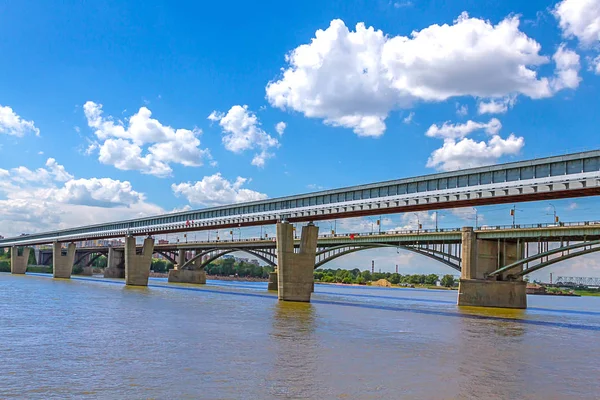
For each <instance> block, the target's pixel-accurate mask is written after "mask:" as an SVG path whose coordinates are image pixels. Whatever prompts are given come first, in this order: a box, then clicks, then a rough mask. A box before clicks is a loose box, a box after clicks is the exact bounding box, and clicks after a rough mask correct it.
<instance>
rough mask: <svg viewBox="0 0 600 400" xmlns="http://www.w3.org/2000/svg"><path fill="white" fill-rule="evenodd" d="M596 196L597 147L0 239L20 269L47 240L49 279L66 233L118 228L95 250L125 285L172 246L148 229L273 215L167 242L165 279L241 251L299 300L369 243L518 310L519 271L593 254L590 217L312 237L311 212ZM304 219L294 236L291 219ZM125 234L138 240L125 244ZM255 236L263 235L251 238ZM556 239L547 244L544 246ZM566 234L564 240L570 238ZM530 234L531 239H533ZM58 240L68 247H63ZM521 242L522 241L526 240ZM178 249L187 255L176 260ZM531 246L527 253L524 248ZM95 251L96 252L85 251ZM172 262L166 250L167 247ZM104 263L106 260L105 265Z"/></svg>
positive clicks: (78, 237)
mask: <svg viewBox="0 0 600 400" xmlns="http://www.w3.org/2000/svg"><path fill="white" fill-rule="evenodd" d="M598 194H600V151H590V152H583V153H575V154H568V155H563V156H558V157H548V158H542V159H535V160H529V161H521V162H515V163H507V164H500V165H494V166H488V167H480V168H471V169H466V170H461V171H455V172H447V173H440V174H432V175H426V176H421V177H415V178H407V179H400V180H394V181H388V182H381V183H373V184H368V185H362V186H353V187H347V188H342V189H335V190H328V191H321V192H315V193H308V194H302V195H296V196H288V197H282V198H275V199H270V200H263V201H257V202H249V203H241V204H233V205H229V206H222V207H213V208H207V209H202V210H192V211H186V212H180V213H174V214H167V215H160V216H155V217H147V218H139V219H134V220H127V221H117V222H112V223H105V224H97V225H92V226H84V227H76V228H70V229H64V230H57V231H51V232H43V233H35V234H31V235H24V236H19V237H13V238H6V239H2V240H0V247H12V248H13V251H12V253H11V256H12V258H11V268H12V271H13V273H24V272H25V269H26V262H27V257H26V256H28V253H29V247H28V246H33V245H42V244H52V246H53V251H52V262H53V265H54V276H55V277H57V278H68V277H70V274H71V270H72V267H73V265H74V262H75V261H76V260H75V254H76V251H77V249H76V246H75V244H74V242H77V241H87V240H94V239H105V238H115V237H124V238H125V244H124V246H123V248H122V249H117V248H114V249H106V254H107V255H108V258H109V268H108V269H109V270H111V271H114V273H115V275H118V276H120V275H121V268H120V266H121V265H123V268H122V269H123V270H124V277H125V282H126V284H128V285H141V286H145V285H147V283H148V275H149V269H150V263H151V259H152V254H153V253H154V252H155V250H156V251H162V252H163V253H165V254H166V252H169V251H170V252H171V253H172V252H173V251H174V250H173V249H171V248H169V247H168V246H167V247H165V248H161V247H160V246H161V245H160V244H157V245H155V243H154V239H153V238H152V235H160V234H166V233H172V232H187V231H201V230H207V229H221V228H231V227H242V226H256V225H268V224H276V226H277V234H276V238H275V241H274V242H273V241H267V242H268V243H258V242H254V243H248V242H239V243H236V244H235V246H232V243H229V244H227V245H224V244H223V243H210V242H209V243H190V244H180V245H177V247H176V250H177V252H178V254H177V257H178V260H177V261H178V264H179V266H178V269H177V270H175V271H173V272H172V274H171V275H172V276H170V278H169V279H170V281H172V282H194V283H201V282H202V281H203V280H204V281H205V275H204V276H203V272H204V271H203V267H204V265H206V262H207V260H213V259H216V258H218V257H219V256H222V255H224V254H227V253H226V252H233V251H246V252H248V253H250V254H253V255H254V256H256V257H257V258H260V259H262V260H263V261H264V262H266V263H269V264H271V265H276V266H277V273H276V274H274V277H273V279H275V276H276V279H277V289H278V296H279V298H280V299H281V300H287V301H310V295H311V292H312V287H313V269H314V268H316V267H318V266H321V265H324V264H325V263H326V262H328V261H330V260H332V259H334V258H337V257H341V256H343V255H346V254H349V253H352V252H355V251H360V250H364V249H373V248H378V247H400V248H404V249H406V250H409V251H413V252H417V253H419V254H421V255H424V256H427V257H430V258H433V259H436V260H438V261H440V262H442V263H444V264H446V265H448V266H449V267H452V268H454V269H455V270H459V271H461V282H460V289H459V298H458V303H459V305H474V306H492V307H514V308H525V307H526V296H525V283H524V282H523V279H522V277H523V276H524V275H525V274H527V273H531V272H534V271H536V270H538V269H540V268H544V267H546V266H549V265H551V264H554V263H556V262H559V261H562V260H565V259H569V258H572V257H576V256H579V255H583V254H589V253H592V252H594V251H597V249H598V247H599V246H598V244H600V234H599V233H598V232H597V228H598V227H599V226H598V224H596V223H590V222H587V223H582V224H581V225H579V224H575V225H564V224H562V225H559V226H542V225H539V226H537V227H510V228H509V229H507V228H505V229H480V230H473V228H471V227H466V228H462V229H460V230H457V229H455V230H449V231H440V230H438V231H435V232H427V231H417V232H408V233H397V234H390V235H376V236H375V235H372V236H365V235H358V236H357V235H355V236H354V237H350V236H347V237H346V236H334V237H321V238H319V237H318V227H316V226H315V225H314V224H313V223H312V222H313V221H318V220H328V219H338V218H347V217H357V216H365V215H384V214H391V213H400V212H408V211H422V210H437V209H447V208H453V207H466V206H477V205H488V204H502V203H509V202H511V203H512V202H525V201H535V200H543V199H558V198H573V197H584V196H595V195H598ZM294 222H295V223H306V222H308V224H307V225H305V226H303V227H302V233H301V235H299V239H295V228H294V227H293V226H292V224H291V223H294ZM136 236H140V237H145V239H144V240H143V245H142V246H137V244H136ZM262 242H264V241H262ZM552 242H554V243H558V247H556V248H552V249H550V246H549V243H552ZM573 242H575V243H573ZM536 243H537V244H536ZM63 244H68V247H67V249H66V254H63V253H64V252H63V249H62V247H63ZM532 244H533V245H532ZM185 246H191V248H192V249H193V250H194V257H192V259H190V260H185V259H184V258H185V256H184V257H183V258H181V254H182V253H181V251H182V250H183V253H184V254H185V251H184V250H185ZM532 246H533V248H534V249H535V246H537V249H536V251H535V254H531V252H530V250H531V247H532ZM96 251H97V252H100V250H96ZM170 257H171V258H172V259H173V260H174V259H175V256H173V255H171V256H170ZM111 268H112V269H111Z"/></svg>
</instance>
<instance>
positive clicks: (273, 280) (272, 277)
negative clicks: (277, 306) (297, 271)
mask: <svg viewBox="0 0 600 400" xmlns="http://www.w3.org/2000/svg"><path fill="white" fill-rule="evenodd" d="M267 290H277V271H273V272H269V284H268V285H267Z"/></svg>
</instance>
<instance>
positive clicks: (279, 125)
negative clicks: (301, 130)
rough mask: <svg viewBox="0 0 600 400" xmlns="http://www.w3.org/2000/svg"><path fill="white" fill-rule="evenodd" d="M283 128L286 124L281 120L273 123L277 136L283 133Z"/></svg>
mask: <svg viewBox="0 0 600 400" xmlns="http://www.w3.org/2000/svg"><path fill="white" fill-rule="evenodd" d="M285 128H287V124H286V123H285V122H283V121H281V122H278V123H277V125H275V130H276V131H277V133H279V136H281V135H283V132H285Z"/></svg>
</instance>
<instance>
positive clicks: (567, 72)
mask: <svg viewBox="0 0 600 400" xmlns="http://www.w3.org/2000/svg"><path fill="white" fill-rule="evenodd" d="M552 59H553V60H554V62H555V64H556V77H555V78H553V79H552V87H553V88H554V90H562V89H576V88H577V87H578V86H579V82H581V78H580V77H579V69H580V64H579V55H578V54H577V53H575V52H574V51H573V50H569V49H567V48H565V44H564V43H563V44H561V45H560V46H559V48H558V50H556V53H554V55H553V56H552Z"/></svg>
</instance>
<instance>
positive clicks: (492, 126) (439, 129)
mask: <svg viewBox="0 0 600 400" xmlns="http://www.w3.org/2000/svg"><path fill="white" fill-rule="evenodd" d="M481 129H483V130H484V131H485V132H486V133H488V134H490V135H495V134H497V133H498V132H500V129H502V124H501V123H500V121H498V120H497V119H496V118H492V119H491V120H490V121H489V122H488V123H483V122H474V121H471V120H469V121H467V122H466V123H464V124H456V125H453V124H450V123H449V122H444V124H443V125H442V126H437V125H436V124H433V125H431V126H430V127H429V129H428V130H427V132H425V135H426V136H429V137H437V138H442V139H461V138H464V137H465V136H467V135H469V134H471V133H473V132H475V131H477V130H481Z"/></svg>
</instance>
